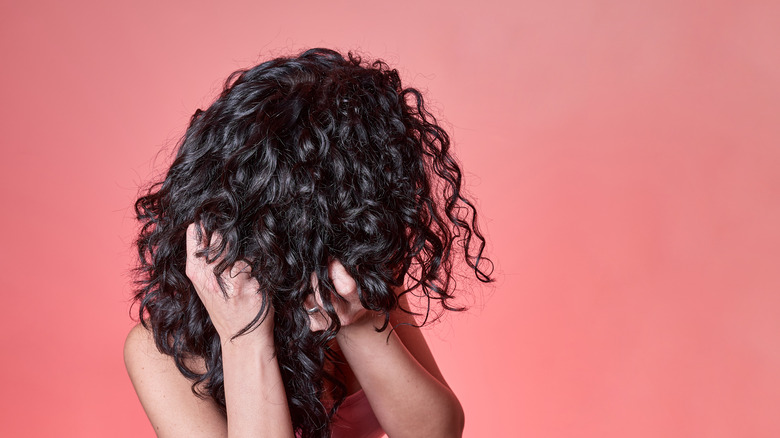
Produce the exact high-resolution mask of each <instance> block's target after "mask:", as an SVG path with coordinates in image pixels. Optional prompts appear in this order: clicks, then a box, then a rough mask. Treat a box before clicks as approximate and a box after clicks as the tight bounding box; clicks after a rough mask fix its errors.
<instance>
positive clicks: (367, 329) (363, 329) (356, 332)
mask: <svg viewBox="0 0 780 438" xmlns="http://www.w3.org/2000/svg"><path fill="white" fill-rule="evenodd" d="M384 323H385V318H384V315H382V314H381V313H378V312H371V311H368V312H366V314H365V315H364V316H363V317H362V318H360V319H359V320H357V321H354V322H353V323H352V324H349V325H344V326H342V327H341V330H339V332H338V333H336V341H338V342H341V341H344V340H346V339H350V338H355V339H357V338H364V337H378V336H382V337H386V336H387V330H388V328H385V330H383V331H381V332H377V331H376V330H377V329H378V328H380V327H382V325H384ZM388 327H389V325H388Z"/></svg>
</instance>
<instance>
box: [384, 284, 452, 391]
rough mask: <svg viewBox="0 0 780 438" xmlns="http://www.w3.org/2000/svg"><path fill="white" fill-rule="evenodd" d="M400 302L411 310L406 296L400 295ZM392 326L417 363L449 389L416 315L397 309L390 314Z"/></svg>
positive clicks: (403, 306)
mask: <svg viewBox="0 0 780 438" xmlns="http://www.w3.org/2000/svg"><path fill="white" fill-rule="evenodd" d="M398 302H399V305H400V306H401V307H402V308H404V309H407V310H410V309H411V307H410V306H409V302H408V299H407V297H406V295H400V296H399V298H398ZM390 324H391V325H392V326H393V328H394V330H395V332H396V334H397V335H398V338H399V339H400V340H401V342H402V343H403V344H404V347H406V349H407V350H409V353H411V354H412V356H414V358H415V359H417V362H419V363H420V365H422V366H423V368H425V370H426V371H428V372H429V373H430V374H431V375H432V376H433V377H435V378H436V380H438V381H439V382H441V383H442V384H443V385H444V386H446V387H448V388H449V385H448V384H447V381H446V380H445V379H444V376H443V375H442V373H441V371H440V370H439V366H438V365H437V364H436V359H435V358H434V357H433V353H431V349H430V347H428V343H427V342H426V341H425V337H424V336H423V333H422V330H420V327H418V326H417V324H418V323H417V320H416V319H415V317H414V315H413V314H411V313H408V312H405V311H403V310H401V309H395V310H394V311H393V312H392V313H391V314H390Z"/></svg>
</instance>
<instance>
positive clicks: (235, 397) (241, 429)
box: [222, 334, 293, 438]
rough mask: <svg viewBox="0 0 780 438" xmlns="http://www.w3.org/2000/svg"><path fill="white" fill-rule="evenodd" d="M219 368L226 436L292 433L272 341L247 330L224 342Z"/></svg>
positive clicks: (288, 437) (285, 436)
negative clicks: (265, 340)
mask: <svg viewBox="0 0 780 438" xmlns="http://www.w3.org/2000/svg"><path fill="white" fill-rule="evenodd" d="M222 368H223V373H224V384H225V402H226V405H227V420H228V437H229V438H239V437H241V438H243V437H252V438H258V437H274V438H276V437H284V438H291V437H292V436H293V430H292V421H291V419H290V410H289V408H288V406H287V398H286V395H285V390H284V384H283V383H282V376H281V373H280V371H279V364H278V362H277V360H276V356H275V355H274V349H273V343H270V344H269V343H268V342H258V341H256V340H254V339H252V338H251V334H248V335H245V336H241V337H239V338H237V339H235V340H233V341H228V342H225V343H224V344H223V347H222Z"/></svg>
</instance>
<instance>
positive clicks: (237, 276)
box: [186, 223, 274, 346]
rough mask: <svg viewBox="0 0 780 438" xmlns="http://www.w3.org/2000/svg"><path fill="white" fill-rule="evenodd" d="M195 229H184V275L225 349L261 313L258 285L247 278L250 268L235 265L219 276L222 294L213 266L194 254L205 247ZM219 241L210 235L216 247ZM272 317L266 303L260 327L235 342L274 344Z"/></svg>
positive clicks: (191, 226)
mask: <svg viewBox="0 0 780 438" xmlns="http://www.w3.org/2000/svg"><path fill="white" fill-rule="evenodd" d="M197 226H198V225H195V224H194V223H193V224H190V225H189V227H187V267H186V274H187V277H188V278H189V279H190V281H191V282H192V284H193V286H194V287H195V291H197V293H198V296H199V297H200V300H201V302H202V303H203V305H204V306H205V307H206V310H207V311H208V313H209V316H210V317H211V322H212V324H214V328H215V329H216V330H217V333H218V334H219V338H220V340H221V342H222V345H223V346H224V345H225V344H226V343H227V342H229V341H230V340H231V339H232V338H233V336H234V335H235V334H236V333H238V332H239V331H241V330H242V329H243V328H244V327H246V326H247V325H248V324H249V323H250V322H251V321H252V320H253V319H254V318H255V316H256V315H257V314H258V312H260V309H261V308H262V305H263V295H262V294H260V293H259V289H260V285H259V284H258V282H257V280H256V279H255V278H254V277H252V276H251V275H250V266H249V265H248V264H247V263H246V262H244V261H239V262H236V263H235V264H234V265H233V266H231V267H229V268H228V269H226V270H225V271H224V272H223V273H222V275H221V278H222V283H223V285H224V291H225V292H224V293H223V291H222V288H220V286H219V283H218V282H217V277H216V275H215V274H214V265H215V263H216V262H213V263H206V259H205V257H198V256H196V253H197V252H198V251H200V250H202V249H203V247H204V245H203V242H201V241H199V240H198V235H197V234H198V233H197V229H196V228H195V227H197ZM218 239H219V235H217V234H215V235H213V236H212V243H218ZM225 294H227V299H226V298H225ZM273 313H274V312H273V307H272V306H271V305H270V303H269V305H268V306H266V311H265V314H264V316H263V319H262V322H261V323H260V324H259V327H256V328H255V329H254V330H252V331H250V332H248V333H245V334H244V335H243V336H241V337H240V338H237V340H238V339H241V338H244V337H249V338H250V339H251V338H257V339H259V340H260V341H264V342H273V321H274V314H273Z"/></svg>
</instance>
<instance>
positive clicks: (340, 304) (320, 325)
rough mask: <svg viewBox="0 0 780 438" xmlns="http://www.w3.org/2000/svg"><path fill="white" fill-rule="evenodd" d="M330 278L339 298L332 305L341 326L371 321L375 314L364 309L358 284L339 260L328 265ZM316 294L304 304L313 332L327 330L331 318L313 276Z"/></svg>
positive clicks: (334, 299)
mask: <svg viewBox="0 0 780 438" xmlns="http://www.w3.org/2000/svg"><path fill="white" fill-rule="evenodd" d="M328 276H330V281H331V282H332V283H333V286H334V288H335V289H336V293H337V294H338V295H339V296H340V298H339V297H336V296H334V297H332V299H331V303H333V307H334V308H335V309H336V314H337V315H338V317H339V321H341V325H342V327H343V326H349V325H357V324H360V323H363V322H366V321H369V320H370V319H371V318H370V316H372V314H373V313H374V312H371V311H370V310H368V309H366V308H365V307H363V305H362V304H361V303H360V298H359V297H358V294H357V283H356V282H355V279H354V278H352V276H351V275H349V273H348V272H347V270H346V268H344V265H342V264H341V262H339V261H338V260H334V261H332V262H330V265H328ZM311 283H312V287H313V288H314V293H313V294H311V295H309V296H308V297H307V298H306V301H305V302H304V306H305V307H306V311H307V312H308V313H309V321H310V323H311V330H312V331H315V332H316V331H319V330H325V329H327V328H328V327H329V326H330V317H329V316H328V314H327V313H326V312H325V310H324V309H323V304H322V298H320V293H319V285H318V284H317V276H315V275H314V274H312V276H311Z"/></svg>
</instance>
